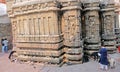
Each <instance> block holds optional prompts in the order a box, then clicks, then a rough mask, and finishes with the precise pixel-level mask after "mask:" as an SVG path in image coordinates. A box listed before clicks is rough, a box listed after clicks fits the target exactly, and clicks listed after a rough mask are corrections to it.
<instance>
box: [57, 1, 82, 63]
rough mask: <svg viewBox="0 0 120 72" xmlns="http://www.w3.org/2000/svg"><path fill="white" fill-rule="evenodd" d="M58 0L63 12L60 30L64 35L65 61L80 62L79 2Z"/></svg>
mask: <svg viewBox="0 0 120 72" xmlns="http://www.w3.org/2000/svg"><path fill="white" fill-rule="evenodd" d="M59 1H60V2H61V5H62V8H61V10H62V12H63V16H62V32H63V35H64V45H65V48H64V49H65V53H66V54H65V57H66V59H67V60H66V63H67V64H69V63H70V64H75V63H82V56H83V47H82V46H83V45H82V39H81V37H82V33H81V30H82V29H81V3H80V2H79V1H78V0H69V1H63V0H59Z"/></svg>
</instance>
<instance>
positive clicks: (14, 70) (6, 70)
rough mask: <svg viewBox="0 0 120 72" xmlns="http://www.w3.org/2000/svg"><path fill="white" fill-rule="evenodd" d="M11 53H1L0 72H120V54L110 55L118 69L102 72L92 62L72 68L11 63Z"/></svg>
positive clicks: (96, 63) (71, 66) (95, 63)
mask: <svg viewBox="0 0 120 72" xmlns="http://www.w3.org/2000/svg"><path fill="white" fill-rule="evenodd" d="M8 55H9V53H5V54H2V53H0V72H120V53H115V54H112V55H110V56H111V57H113V58H115V60H116V68H115V69H109V70H108V71H102V70H100V69H99V64H98V62H95V61H90V62H87V63H84V64H78V65H70V66H66V65H64V66H62V67H57V66H47V65H44V64H37V65H36V64H32V63H24V64H23V63H19V62H16V63H14V62H10V61H9V59H8Z"/></svg>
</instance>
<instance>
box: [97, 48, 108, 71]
mask: <svg viewBox="0 0 120 72" xmlns="http://www.w3.org/2000/svg"><path fill="white" fill-rule="evenodd" d="M99 55H100V61H99V63H100V68H101V69H102V70H108V64H109V62H108V58H107V49H106V48H105V47H104V46H102V47H101V49H100V50H99Z"/></svg>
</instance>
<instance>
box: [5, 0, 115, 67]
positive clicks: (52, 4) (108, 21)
mask: <svg viewBox="0 0 120 72" xmlns="http://www.w3.org/2000/svg"><path fill="white" fill-rule="evenodd" d="M105 1H106V0H105ZM6 3H7V7H8V14H9V17H10V19H11V22H12V34H13V50H15V51H16V53H17V59H19V60H22V61H35V62H36V61H37V62H45V63H46V62H47V63H50V64H58V65H59V64H61V63H67V64H76V63H77V64H78V63H82V60H83V56H84V55H85V52H86V53H88V54H89V55H90V54H91V53H93V52H96V51H98V50H99V48H100V46H101V45H104V46H105V47H106V48H107V49H108V51H109V53H114V52H115V51H116V41H115V39H116V36H115V31H114V23H115V22H114V15H115V14H114V13H115V12H114V10H115V8H114V3H113V2H109V1H108V2H105V3H104V2H100V1H99V0H92V1H91V0H83V1H80V0H67V1H65V0H7V2H6Z"/></svg>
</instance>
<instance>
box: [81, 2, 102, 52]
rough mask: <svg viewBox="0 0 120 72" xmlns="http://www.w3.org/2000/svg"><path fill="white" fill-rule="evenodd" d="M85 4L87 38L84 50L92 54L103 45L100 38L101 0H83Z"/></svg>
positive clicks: (85, 32)
mask: <svg viewBox="0 0 120 72" xmlns="http://www.w3.org/2000/svg"><path fill="white" fill-rule="evenodd" d="M83 6H84V10H83V12H84V23H85V24H84V25H83V26H84V27H85V31H84V34H85V40H84V43H85V44H84V45H85V47H84V50H85V51H86V52H87V53H88V54H91V53H92V52H95V51H98V50H99V48H100V46H101V38H100V22H99V10H100V8H99V1H96V0H93V1H92V2H91V0H90V1H89V0H86V1H84V2H83Z"/></svg>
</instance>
